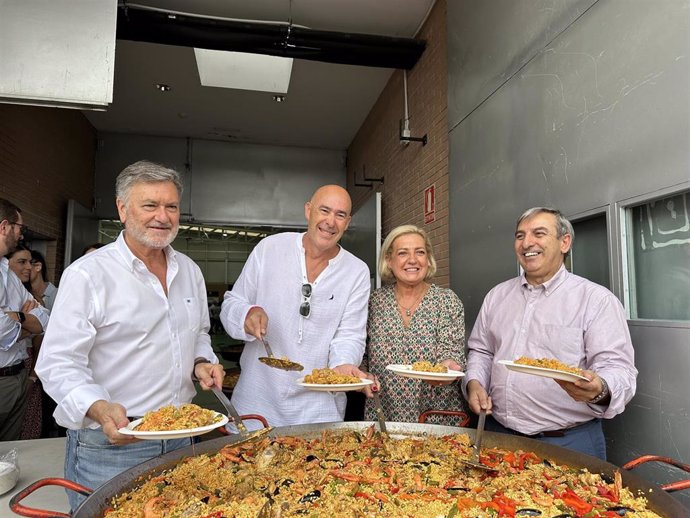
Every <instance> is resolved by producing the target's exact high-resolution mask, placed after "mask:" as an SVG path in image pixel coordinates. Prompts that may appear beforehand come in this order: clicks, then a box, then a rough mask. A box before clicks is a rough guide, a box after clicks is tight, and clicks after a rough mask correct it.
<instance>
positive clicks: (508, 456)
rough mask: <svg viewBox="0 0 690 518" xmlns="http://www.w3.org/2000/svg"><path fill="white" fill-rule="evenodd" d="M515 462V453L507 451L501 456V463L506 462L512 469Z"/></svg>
mask: <svg viewBox="0 0 690 518" xmlns="http://www.w3.org/2000/svg"><path fill="white" fill-rule="evenodd" d="M515 460H516V458H515V452H512V451H509V452H508V453H506V454H505V455H504V456H503V462H507V463H508V464H510V465H511V466H513V467H515Z"/></svg>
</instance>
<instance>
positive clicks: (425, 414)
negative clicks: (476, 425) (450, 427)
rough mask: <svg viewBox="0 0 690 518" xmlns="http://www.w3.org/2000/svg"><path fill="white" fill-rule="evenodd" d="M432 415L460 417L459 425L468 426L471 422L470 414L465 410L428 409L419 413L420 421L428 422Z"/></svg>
mask: <svg viewBox="0 0 690 518" xmlns="http://www.w3.org/2000/svg"><path fill="white" fill-rule="evenodd" d="M430 415H451V416H456V417H458V418H459V419H460V424H459V426H467V425H468V424H470V416H468V415H467V414H466V413H465V412H460V411H458V410H427V411H426V412H422V413H421V414H419V422H420V423H426V419H427V417H429V416H430Z"/></svg>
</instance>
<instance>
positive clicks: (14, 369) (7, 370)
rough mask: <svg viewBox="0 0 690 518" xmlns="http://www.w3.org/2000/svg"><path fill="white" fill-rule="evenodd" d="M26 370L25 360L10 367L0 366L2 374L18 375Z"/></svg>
mask: <svg viewBox="0 0 690 518" xmlns="http://www.w3.org/2000/svg"><path fill="white" fill-rule="evenodd" d="M22 370H24V362H19V363H15V364H14V365H10V366H9V367H2V368H0V376H16V375H17V374H19V373H20V372H22Z"/></svg>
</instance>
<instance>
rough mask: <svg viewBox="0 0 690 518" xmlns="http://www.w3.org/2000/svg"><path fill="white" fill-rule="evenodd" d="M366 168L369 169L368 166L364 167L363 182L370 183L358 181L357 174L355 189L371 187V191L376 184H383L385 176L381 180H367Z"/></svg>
mask: <svg viewBox="0 0 690 518" xmlns="http://www.w3.org/2000/svg"><path fill="white" fill-rule="evenodd" d="M366 167H367V166H366V165H363V166H362V180H364V181H365V182H369V183H361V182H358V181H357V174H356V173H355V187H369V188H370V189H371V188H372V187H373V186H374V183H375V182H378V183H383V179H384V178H385V177H383V176H382V177H381V178H367V169H366Z"/></svg>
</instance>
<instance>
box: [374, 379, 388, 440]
mask: <svg viewBox="0 0 690 518" xmlns="http://www.w3.org/2000/svg"><path fill="white" fill-rule="evenodd" d="M371 392H372V394H373V395H374V407H375V408H376V417H377V418H378V420H379V429H380V431H381V433H388V431H387V430H386V415H385V414H384V413H383V407H382V406H381V398H380V397H379V389H378V388H376V384H374V385H372V386H371Z"/></svg>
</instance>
